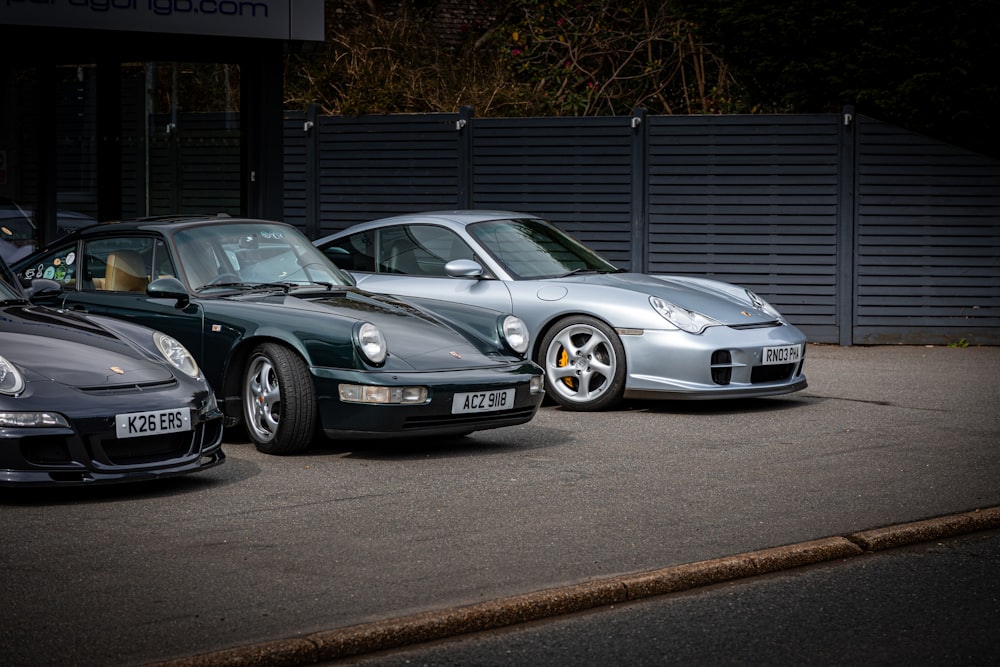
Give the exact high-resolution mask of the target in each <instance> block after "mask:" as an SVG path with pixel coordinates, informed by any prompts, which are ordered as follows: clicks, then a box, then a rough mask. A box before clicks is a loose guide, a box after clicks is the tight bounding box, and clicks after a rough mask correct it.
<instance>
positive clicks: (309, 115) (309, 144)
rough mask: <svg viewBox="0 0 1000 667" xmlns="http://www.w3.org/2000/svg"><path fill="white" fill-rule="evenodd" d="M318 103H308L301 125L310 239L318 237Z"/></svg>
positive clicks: (306, 215) (306, 212) (306, 211)
mask: <svg viewBox="0 0 1000 667" xmlns="http://www.w3.org/2000/svg"><path fill="white" fill-rule="evenodd" d="M317 108H318V105H316V104H310V105H309V107H308V108H307V109H306V120H305V123H304V124H303V126H302V131H303V132H305V134H306V141H305V144H306V146H305V148H306V154H305V160H306V163H305V164H304V165H303V170H304V171H305V182H306V183H305V184H306V191H305V198H306V200H305V217H306V221H305V222H306V229H305V231H306V235H308V236H309V238H311V239H318V238H319V236H320V219H319V212H320V206H319V135H320V129H319V126H318V125H317V124H316V123H317V113H316V109H317Z"/></svg>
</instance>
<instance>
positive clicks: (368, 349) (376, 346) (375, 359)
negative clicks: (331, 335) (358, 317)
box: [354, 322, 389, 366]
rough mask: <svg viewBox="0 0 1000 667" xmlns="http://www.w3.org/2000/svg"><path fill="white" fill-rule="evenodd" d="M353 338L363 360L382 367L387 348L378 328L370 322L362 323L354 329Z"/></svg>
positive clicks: (387, 351)
mask: <svg viewBox="0 0 1000 667" xmlns="http://www.w3.org/2000/svg"><path fill="white" fill-rule="evenodd" d="M354 337H355V339H356V340H357V345H358V349H359V350H361V354H362V355H363V356H364V358H365V359H367V360H368V362H369V363H371V364H374V365H376V366H380V365H382V362H384V361H385V357H386V355H387V354H388V353H389V347H388V345H386V343H385V336H383V335H382V332H381V331H379V328H378V327H377V326H375V325H374V324H372V323H371V322H362V323H361V324H359V325H358V326H356V327H354Z"/></svg>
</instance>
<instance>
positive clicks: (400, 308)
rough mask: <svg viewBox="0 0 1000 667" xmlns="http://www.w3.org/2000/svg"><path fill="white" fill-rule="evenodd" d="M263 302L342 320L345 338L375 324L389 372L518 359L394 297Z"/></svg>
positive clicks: (335, 295) (355, 294)
mask: <svg viewBox="0 0 1000 667" xmlns="http://www.w3.org/2000/svg"><path fill="white" fill-rule="evenodd" d="M260 302H262V303H270V304H272V305H276V306H279V307H280V308H281V309H282V310H284V311H285V312H287V313H291V312H294V311H299V312H300V313H303V314H304V313H315V314H321V315H323V316H324V317H325V318H337V319H338V320H339V321H340V326H342V327H344V329H343V335H345V336H347V335H349V331H350V329H349V328H348V327H350V328H353V326H354V323H356V322H371V323H372V324H374V325H376V326H377V327H378V328H379V329H380V330H381V331H382V333H383V335H384V336H385V339H386V342H387V344H388V346H389V354H390V357H391V362H387V368H389V367H392V366H395V367H398V368H409V369H413V370H455V369H462V368H481V367H484V366H497V365H507V364H510V363H511V361H514V357H513V355H509V354H505V353H503V352H501V350H500V348H499V345H498V343H497V342H495V341H489V340H487V339H485V338H483V337H481V336H477V335H476V334H474V333H473V332H472V331H471V330H465V329H462V328H460V327H458V326H457V325H456V324H455V323H454V322H451V321H449V320H446V319H445V318H443V317H439V316H437V315H436V314H434V313H433V312H432V310H429V309H427V308H425V307H422V306H418V305H416V304H412V303H408V302H404V301H400V300H399V299H397V298H396V297H392V296H389V295H383V294H372V293H365V292H363V291H360V290H357V289H356V288H350V289H345V290H336V291H334V292H332V293H330V294H328V295H326V294H325V295H322V296H318V295H316V294H315V293H313V294H307V293H299V294H298V295H295V294H287V295H281V296H270V297H265V298H263V299H261V300H260ZM328 321H329V322H330V325H329V327H324V329H325V332H326V333H327V335H331V334H332V333H333V331H334V329H333V326H334V325H333V320H332V319H331V320H328Z"/></svg>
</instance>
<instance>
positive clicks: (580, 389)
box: [315, 210, 806, 411]
mask: <svg viewBox="0 0 1000 667" xmlns="http://www.w3.org/2000/svg"><path fill="white" fill-rule="evenodd" d="M315 244H316V245H317V246H318V247H319V248H320V249H322V250H323V251H324V252H325V253H326V255H327V256H328V257H330V258H331V259H332V260H333V261H334V262H335V263H336V264H337V265H338V266H340V267H341V268H343V269H347V270H348V271H350V272H351V273H352V274H353V275H354V277H355V279H356V280H357V282H358V285H359V286H360V287H362V288H364V289H367V290H369V291H372V292H382V293H388V294H397V295H408V296H423V297H431V298H434V299H441V300H446V301H457V302H462V303H471V304H477V305H483V306H489V307H491V308H494V309H499V310H506V311H510V312H513V313H514V314H516V315H517V316H518V317H520V318H521V319H522V320H524V321H525V322H526V323H527V325H528V329H529V331H530V333H531V339H532V341H533V343H534V347H533V349H532V357H533V359H534V360H535V361H536V362H537V363H538V364H539V365H541V366H542V367H544V369H545V373H546V382H547V385H548V393H549V395H550V396H551V397H552V398H553V399H554V400H555V401H556V402H558V403H559V404H560V405H562V406H563V407H565V408H567V409H570V410H581V411H584V410H588V411H592V410H603V409H607V408H610V407H611V406H613V405H615V404H617V403H618V402H619V401H621V400H622V399H623V398H639V399H649V398H671V399H678V398H680V399H684V398H689V399H709V398H734V397H755V396H770V395H775V394H786V393H790V392H794V391H798V390H800V389H803V388H805V386H806V378H805V375H803V370H802V368H803V361H804V357H805V352H806V337H805V335H804V334H803V333H802V332H801V331H800V330H799V329H797V328H796V327H794V326H793V325H791V324H789V323H788V321H786V320H785V319H784V318H783V317H782V316H781V314H779V313H778V311H777V310H775V309H774V308H773V307H772V306H770V305H769V304H768V303H767V302H766V301H764V300H763V299H762V298H760V297H759V296H757V295H756V294H754V293H753V292H751V291H750V290H748V289H744V288H742V287H737V286H735V285H730V284H727V283H723V282H718V281H714V280H706V279H703V278H694V277H686V276H668V275H648V274H639V273H626V272H624V271H623V270H622V269H618V268H616V267H615V266H614V265H613V264H611V263H610V262H608V261H607V260H605V259H604V258H602V257H601V256H599V255H598V254H597V253H596V252H594V251H593V250H590V249H589V248H587V247H586V246H584V245H583V244H581V243H580V242H579V241H577V240H575V239H573V238H572V237H570V236H569V235H567V234H566V233H564V232H562V231H561V230H559V229H558V228H557V227H555V226H554V225H552V224H551V223H549V222H547V221H545V220H543V219H541V218H538V217H536V216H533V215H528V214H525V213H515V212H512V211H474V210H473V211H436V212H428V213H417V214H412V215H401V216H396V217H392V218H385V219H382V220H373V221H371V222H365V223H361V224H358V225H354V226H352V227H350V228H348V229H345V230H343V231H341V232H338V233H336V234H332V235H330V236H326V237H324V238H322V239H318V240H316V241H315Z"/></svg>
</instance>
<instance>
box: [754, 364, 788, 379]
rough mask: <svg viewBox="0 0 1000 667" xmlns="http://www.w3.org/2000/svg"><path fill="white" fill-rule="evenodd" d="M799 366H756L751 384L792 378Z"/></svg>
mask: <svg viewBox="0 0 1000 667" xmlns="http://www.w3.org/2000/svg"><path fill="white" fill-rule="evenodd" d="M797 365H798V364H797V363H795V364H774V365H771V366H754V367H753V370H752V371H750V383H751V384H759V383H762V382H777V381H779V380H787V379H789V378H791V377H792V374H793V373H794V372H795V367H796V366H797Z"/></svg>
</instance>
